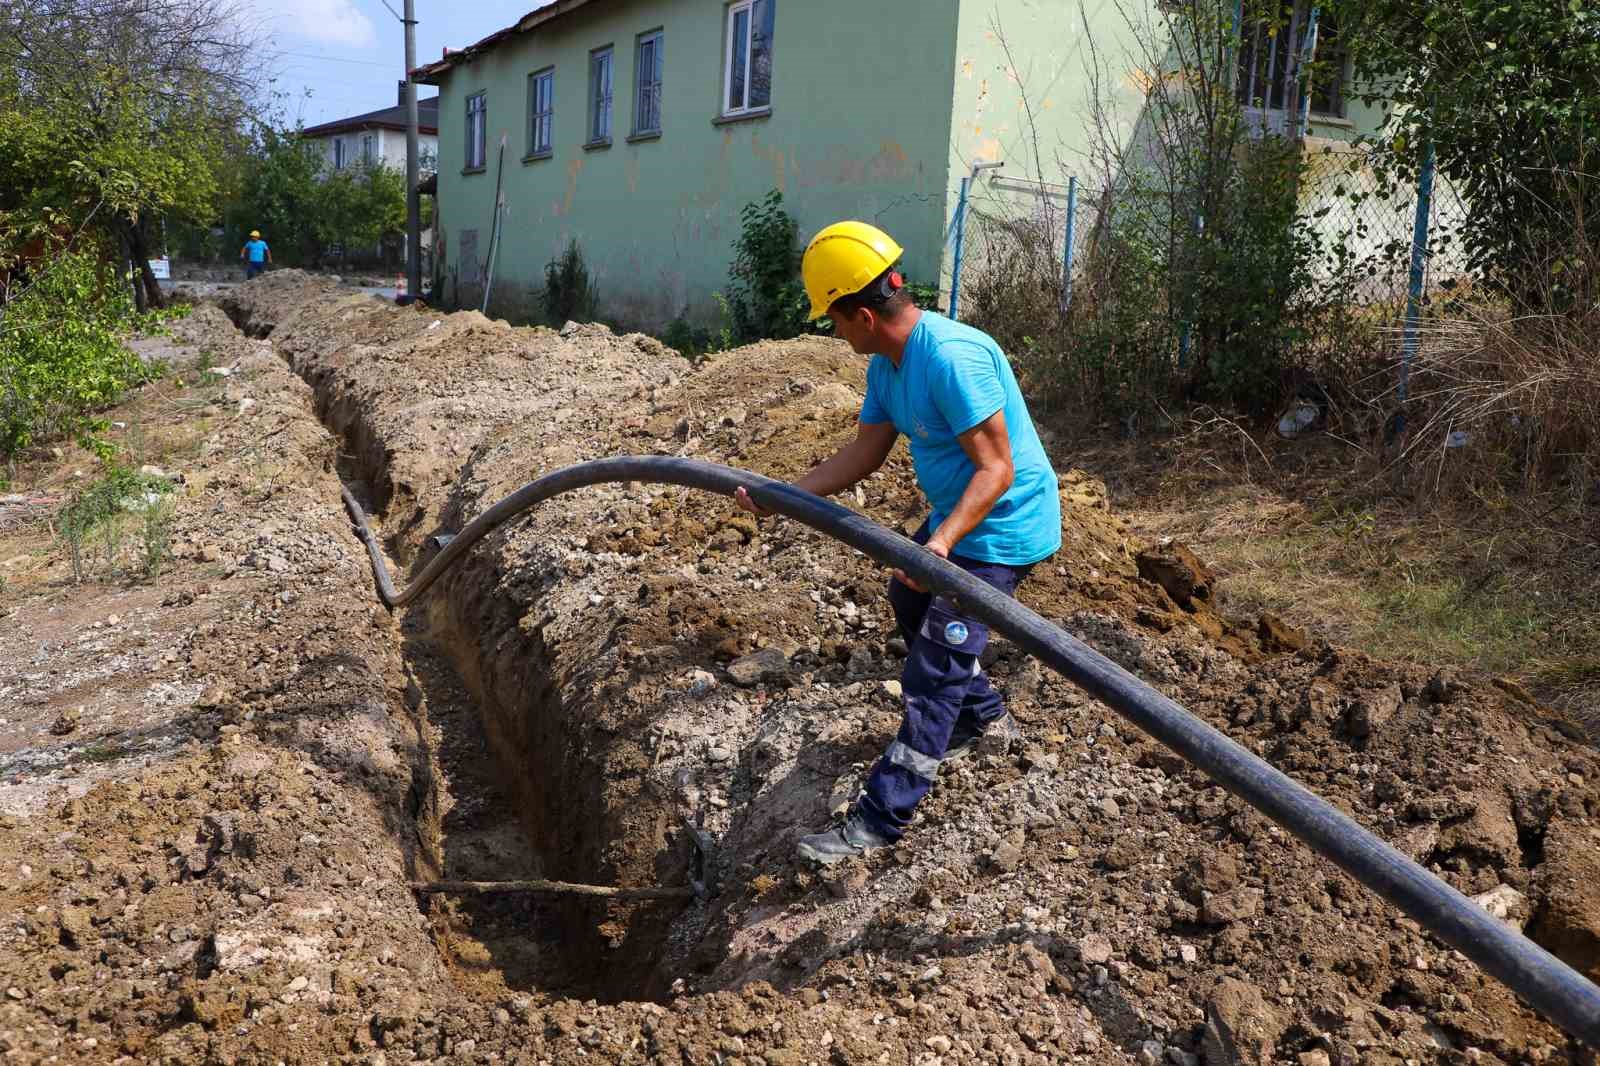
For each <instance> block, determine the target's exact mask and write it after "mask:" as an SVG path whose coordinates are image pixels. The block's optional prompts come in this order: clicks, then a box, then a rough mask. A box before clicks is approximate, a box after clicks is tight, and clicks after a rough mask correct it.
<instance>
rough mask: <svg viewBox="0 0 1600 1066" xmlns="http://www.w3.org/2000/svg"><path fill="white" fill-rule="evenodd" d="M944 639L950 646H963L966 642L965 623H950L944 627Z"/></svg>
mask: <svg viewBox="0 0 1600 1066" xmlns="http://www.w3.org/2000/svg"><path fill="white" fill-rule="evenodd" d="M944 639H945V640H947V641H949V642H950V643H951V644H965V643H966V642H967V625H966V623H965V622H951V623H950V624H949V625H947V626H945V627H944Z"/></svg>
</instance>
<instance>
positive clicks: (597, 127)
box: [589, 46, 611, 144]
mask: <svg viewBox="0 0 1600 1066" xmlns="http://www.w3.org/2000/svg"><path fill="white" fill-rule="evenodd" d="M609 140H611V48H610V46H607V47H605V48H596V49H595V50H594V51H593V52H590V53H589V143H590V144H604V143H605V142H607V141H609Z"/></svg>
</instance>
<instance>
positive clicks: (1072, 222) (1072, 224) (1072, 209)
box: [1061, 174, 1078, 315]
mask: <svg viewBox="0 0 1600 1066" xmlns="http://www.w3.org/2000/svg"><path fill="white" fill-rule="evenodd" d="M1077 223H1078V176H1077V175H1076V174H1072V175H1069V176H1068V177H1067V249H1066V251H1065V252H1063V253H1062V256H1061V260H1062V262H1061V313H1062V314H1063V315H1065V314H1066V313H1067V308H1069V307H1071V306H1072V245H1073V240H1074V237H1075V236H1076V233H1077Z"/></svg>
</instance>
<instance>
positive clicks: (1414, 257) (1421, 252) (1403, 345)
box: [1394, 141, 1434, 437]
mask: <svg viewBox="0 0 1600 1066" xmlns="http://www.w3.org/2000/svg"><path fill="white" fill-rule="evenodd" d="M1433 171H1434V155H1433V142H1432V141H1429V142H1428V144H1427V145H1426V146H1425V147H1424V148H1423V151H1422V171H1421V173H1419V174H1418V175H1417V217H1416V220H1415V222H1413V223H1412V227H1411V283H1410V285H1409V287H1408V291H1407V293H1406V325H1405V332H1404V334H1403V335H1402V339H1401V342H1400V387H1399V389H1398V395H1399V398H1400V409H1399V412H1398V413H1397V415H1396V417H1395V424H1394V427H1395V428H1394V432H1395V436H1396V437H1398V436H1399V435H1400V434H1402V433H1404V432H1405V429H1406V411H1405V406H1406V393H1407V390H1408V389H1409V388H1410V385H1411V363H1412V360H1414V359H1415V358H1416V357H1417V345H1418V336H1417V333H1418V327H1419V325H1420V324H1421V319H1422V282H1423V278H1424V276H1425V275H1426V273H1427V268H1428V223H1429V220H1430V219H1431V217H1432V215H1433Z"/></svg>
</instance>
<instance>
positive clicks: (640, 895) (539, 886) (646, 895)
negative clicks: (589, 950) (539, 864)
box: [406, 880, 695, 903]
mask: <svg viewBox="0 0 1600 1066" xmlns="http://www.w3.org/2000/svg"><path fill="white" fill-rule="evenodd" d="M406 887H407V888H410V889H414V890H415V891H417V892H422V893H424V894H432V893H448V894H452V895H475V896H493V895H509V894H511V893H514V892H522V893H528V894H530V895H536V896H593V897H595V898H597V899H609V900H616V901H617V902H620V903H631V902H634V901H638V900H651V899H694V898H695V890H694V889H693V888H692V887H691V886H689V885H665V886H660V887H654V888H615V887H611V886H608V885H578V884H572V883H571V882H568V881H542V880H530V881H410V882H408V883H407V884H406Z"/></svg>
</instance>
